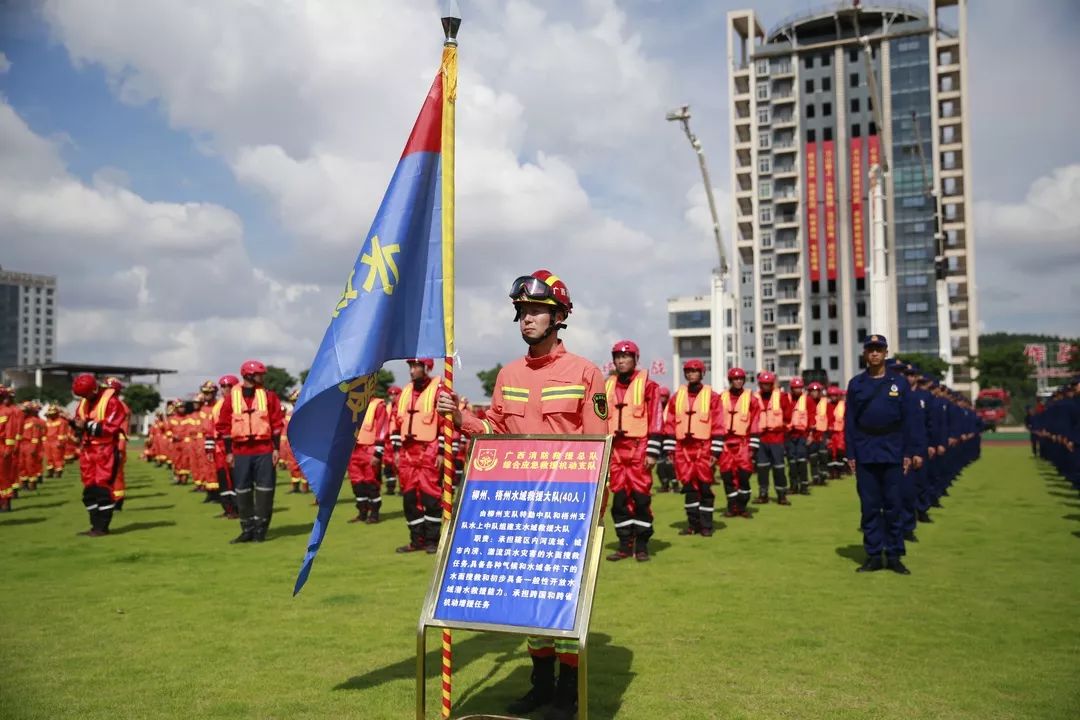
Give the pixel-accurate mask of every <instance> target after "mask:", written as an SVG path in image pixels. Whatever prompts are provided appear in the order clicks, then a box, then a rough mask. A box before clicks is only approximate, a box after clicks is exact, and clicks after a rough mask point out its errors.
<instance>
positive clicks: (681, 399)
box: [675, 385, 712, 440]
mask: <svg viewBox="0 0 1080 720" xmlns="http://www.w3.org/2000/svg"><path fill="white" fill-rule="evenodd" d="M711 405H712V388H711V387H709V386H708V385H702V386H701V391H700V392H699V393H698V394H697V397H696V398H695V399H694V403H693V406H691V404H690V389H689V388H688V387H687V386H686V385H682V386H680V387H679V389H678V391H677V392H676V393H675V439H676V440H682V439H683V438H687V437H689V438H696V439H698V440H708V439H709V438H711V437H712V412H711ZM684 417H685V420H684V419H683V418H684Z"/></svg>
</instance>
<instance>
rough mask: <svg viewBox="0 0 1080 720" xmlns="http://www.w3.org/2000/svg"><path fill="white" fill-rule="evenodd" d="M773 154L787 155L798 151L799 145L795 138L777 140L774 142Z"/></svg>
mask: <svg viewBox="0 0 1080 720" xmlns="http://www.w3.org/2000/svg"><path fill="white" fill-rule="evenodd" d="M772 150H773V155H786V154H789V153H795V152H798V146H797V145H796V144H795V141H794V140H777V141H775V142H773V146H772Z"/></svg>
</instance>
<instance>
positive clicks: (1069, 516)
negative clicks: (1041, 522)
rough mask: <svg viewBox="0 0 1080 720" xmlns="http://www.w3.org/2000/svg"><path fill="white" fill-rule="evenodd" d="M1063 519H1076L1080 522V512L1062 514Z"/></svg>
mask: <svg viewBox="0 0 1080 720" xmlns="http://www.w3.org/2000/svg"><path fill="white" fill-rule="evenodd" d="M1061 519H1062V520H1075V521H1077V522H1080V514H1077V513H1072V514H1070V515H1062V516H1061Z"/></svg>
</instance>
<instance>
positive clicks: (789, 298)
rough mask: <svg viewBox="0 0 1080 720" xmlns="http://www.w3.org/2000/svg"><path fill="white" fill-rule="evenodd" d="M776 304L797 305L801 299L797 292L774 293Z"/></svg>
mask: <svg viewBox="0 0 1080 720" xmlns="http://www.w3.org/2000/svg"><path fill="white" fill-rule="evenodd" d="M776 302H777V304H779V305H792V304H795V305H798V304H800V303H802V299H801V298H800V297H799V293H797V292H778V293H776Z"/></svg>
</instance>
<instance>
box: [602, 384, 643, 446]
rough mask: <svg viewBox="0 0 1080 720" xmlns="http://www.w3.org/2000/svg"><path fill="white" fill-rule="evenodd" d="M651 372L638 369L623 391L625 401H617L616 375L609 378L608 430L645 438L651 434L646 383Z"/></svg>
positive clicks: (623, 435) (607, 387) (626, 435)
mask: <svg viewBox="0 0 1080 720" xmlns="http://www.w3.org/2000/svg"><path fill="white" fill-rule="evenodd" d="M648 381H649V373H647V372H645V371H644V370H638V371H637V372H635V373H634V377H633V378H631V380H630V384H629V385H628V386H627V387H626V391H625V392H624V393H623V401H622V403H621V406H620V404H618V403H616V397H615V385H616V383H617V382H618V378H616V377H615V376H614V375H612V376H611V377H609V378H608V379H607V383H606V387H605V389H606V390H607V404H608V430H609V431H610V432H611V433H612V434H614V435H616V436H618V437H629V438H643V437H645V436H646V435H648V434H649V420H648V417H647V415H648V407H647V406H646V404H645V384H646V383H647V382H648Z"/></svg>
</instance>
